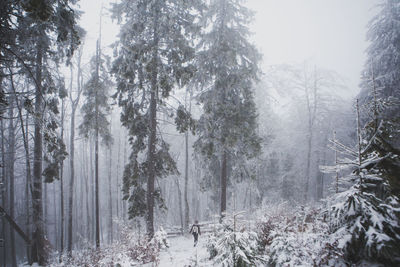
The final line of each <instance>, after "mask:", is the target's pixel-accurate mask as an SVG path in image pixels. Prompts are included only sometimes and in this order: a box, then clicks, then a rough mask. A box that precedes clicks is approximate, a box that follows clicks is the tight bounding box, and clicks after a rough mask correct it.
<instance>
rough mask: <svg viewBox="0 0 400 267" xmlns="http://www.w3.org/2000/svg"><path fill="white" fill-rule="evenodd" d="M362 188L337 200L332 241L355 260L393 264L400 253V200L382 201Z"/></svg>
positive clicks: (332, 221) (339, 195)
mask: <svg viewBox="0 0 400 267" xmlns="http://www.w3.org/2000/svg"><path fill="white" fill-rule="evenodd" d="M375 178H376V177H375ZM358 186H359V185H355V186H353V187H352V188H351V189H349V190H348V191H345V192H343V193H340V194H338V195H337V196H336V197H335V200H334V201H336V203H335V204H334V205H333V206H332V212H331V214H330V215H331V216H332V220H331V228H332V230H333V231H334V235H333V236H332V238H334V239H335V240H336V241H337V242H338V244H339V248H341V249H343V250H344V251H346V254H347V257H348V258H349V259H351V260H354V261H357V259H361V258H364V259H371V260H379V261H381V262H391V261H392V260H393V258H395V257H396V253H397V256H398V252H399V251H398V249H396V246H397V244H398V241H399V233H400V232H399V229H400V228H399V222H398V218H397V217H396V213H398V212H399V211H400V209H399V207H400V206H399V202H398V199H397V198H396V197H394V196H390V197H388V198H387V199H386V200H381V199H379V198H377V197H376V195H374V194H371V193H366V192H364V193H361V191H360V190H359V188H358ZM396 251H397V252H396Z"/></svg>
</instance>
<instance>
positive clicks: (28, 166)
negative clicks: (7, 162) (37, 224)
mask: <svg viewBox="0 0 400 267" xmlns="http://www.w3.org/2000/svg"><path fill="white" fill-rule="evenodd" d="M20 119H21V125H23V120H22V116H21V118H20ZM22 131H23V130H22ZM28 136H29V113H28V112H27V113H26V129H25V135H24V146H25V153H26V156H25V157H26V180H25V212H26V230H25V232H26V235H27V236H28V238H30V235H31V234H30V209H29V193H30V192H31V190H30V189H32V188H31V186H32V172H31V160H30V153H29V141H28ZM29 249H30V248H29V246H27V247H26V258H27V260H28V262H30V261H31V260H30V258H31V254H30V251H29Z"/></svg>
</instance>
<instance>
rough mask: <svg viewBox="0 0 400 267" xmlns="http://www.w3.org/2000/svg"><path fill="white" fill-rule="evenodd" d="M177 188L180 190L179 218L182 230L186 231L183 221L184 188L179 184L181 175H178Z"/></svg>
mask: <svg viewBox="0 0 400 267" xmlns="http://www.w3.org/2000/svg"><path fill="white" fill-rule="evenodd" d="M175 184H176V189H177V190H178V207H179V218H180V223H181V232H182V234H183V233H184V230H185V226H184V221H183V209H182V190H181V187H180V185H179V177H178V176H177V177H176V179H175Z"/></svg>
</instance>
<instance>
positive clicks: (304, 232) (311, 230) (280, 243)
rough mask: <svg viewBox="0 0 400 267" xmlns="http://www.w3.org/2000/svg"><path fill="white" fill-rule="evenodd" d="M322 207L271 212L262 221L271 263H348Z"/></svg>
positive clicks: (286, 264) (326, 264)
mask: <svg viewBox="0 0 400 267" xmlns="http://www.w3.org/2000/svg"><path fill="white" fill-rule="evenodd" d="M323 214H324V213H323V212H322V210H314V209H308V208H307V209H305V210H304V209H301V210H299V211H295V212H294V215H293V213H290V212H287V213H282V212H281V213H279V214H274V215H271V214H270V215H268V216H267V217H266V218H265V219H264V221H263V222H262V223H261V224H260V227H261V229H262V230H261V234H262V236H263V237H262V238H263V242H264V244H265V246H266V247H265V249H266V251H265V252H266V255H268V263H269V264H271V265H272V266H346V265H345V264H344V261H343V260H342V259H341V258H342V254H341V252H340V250H339V249H338V248H337V243H335V242H332V240H331V239H330V237H329V235H328V232H329V225H328V223H327V222H326V221H325V220H324V216H323Z"/></svg>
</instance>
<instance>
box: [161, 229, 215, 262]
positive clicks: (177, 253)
mask: <svg viewBox="0 0 400 267" xmlns="http://www.w3.org/2000/svg"><path fill="white" fill-rule="evenodd" d="M207 239H208V237H207V236H205V235H201V236H200V237H199V243H198V244H197V246H196V247H193V237H192V236H179V237H171V238H168V242H169V245H170V247H169V249H168V250H167V251H163V252H161V255H160V267H185V266H186V267H188V266H211V265H212V264H211V263H210V262H209V261H208V260H207V259H208V252H207V249H206V242H207ZM196 263H197V264H196Z"/></svg>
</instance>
